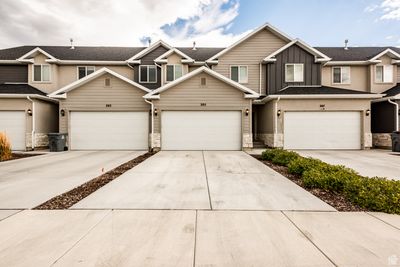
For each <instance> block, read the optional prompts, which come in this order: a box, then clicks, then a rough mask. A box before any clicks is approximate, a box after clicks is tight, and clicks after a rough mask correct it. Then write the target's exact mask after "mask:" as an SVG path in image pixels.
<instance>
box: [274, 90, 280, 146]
mask: <svg viewBox="0 0 400 267" xmlns="http://www.w3.org/2000/svg"><path fill="white" fill-rule="evenodd" d="M279 100H281V97H280V96H278V99H277V100H276V102H275V114H274V118H275V127H274V128H275V134H274V135H275V136H274V146H276V142H275V140H276V138H277V135H278V102H279ZM281 115H282V114H281Z"/></svg>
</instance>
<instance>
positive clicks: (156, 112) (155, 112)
mask: <svg viewBox="0 0 400 267" xmlns="http://www.w3.org/2000/svg"><path fill="white" fill-rule="evenodd" d="M157 114H158V111H157V109H156V108H155V109H154V116H156V117H157Z"/></svg>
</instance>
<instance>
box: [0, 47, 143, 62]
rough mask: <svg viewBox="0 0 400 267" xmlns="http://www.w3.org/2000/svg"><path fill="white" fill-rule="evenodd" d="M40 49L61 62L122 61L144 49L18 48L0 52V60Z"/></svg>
mask: <svg viewBox="0 0 400 267" xmlns="http://www.w3.org/2000/svg"><path fill="white" fill-rule="evenodd" d="M36 47H40V48H41V49H43V50H44V51H46V52H47V53H49V54H50V55H52V56H54V57H55V58H57V59H62V60H99V61H123V60H127V59H129V58H130V57H132V56H133V55H135V54H137V53H138V52H140V51H141V50H143V49H144V48H145V47H103V46H96V47H95V46H76V47H75V49H71V48H70V47H69V46H19V47H14V48H8V49H3V50H0V59H5V60H13V59H17V58H19V57H21V56H23V55H24V54H26V53H28V52H29V51H31V50H33V49H35V48H36Z"/></svg>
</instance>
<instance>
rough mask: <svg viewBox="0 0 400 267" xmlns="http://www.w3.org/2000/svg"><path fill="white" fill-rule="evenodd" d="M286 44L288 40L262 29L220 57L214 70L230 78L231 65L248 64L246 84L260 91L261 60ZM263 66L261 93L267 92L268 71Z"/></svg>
mask: <svg viewBox="0 0 400 267" xmlns="http://www.w3.org/2000/svg"><path fill="white" fill-rule="evenodd" d="M285 44H287V42H286V41H284V40H282V39H281V38H279V37H278V36H276V35H275V34H273V33H272V32H270V31H269V30H267V29H265V30H262V31H260V32H258V33H257V34H255V35H253V36H252V37H250V38H249V39H247V40H245V41H243V42H242V43H241V44H239V45H237V46H236V47H234V48H232V49H231V50H229V51H228V52H226V53H225V54H223V55H222V56H221V57H220V58H218V65H216V66H213V70H215V71H217V72H219V73H221V74H222V75H224V76H226V77H228V78H230V66H231V65H246V66H248V83H246V84H244V85H245V86H246V87H248V88H250V89H252V90H254V91H255V92H257V93H258V92H259V90H260V62H261V61H262V60H263V59H264V58H265V57H266V56H268V55H269V54H271V53H272V52H275V51H276V50H278V49H279V48H281V47H282V46H284V45H285ZM262 68H263V71H262V77H261V81H262V84H261V86H262V87H261V88H262V91H261V93H262V94H265V93H266V92H265V81H266V76H265V73H266V71H265V66H264V67H262Z"/></svg>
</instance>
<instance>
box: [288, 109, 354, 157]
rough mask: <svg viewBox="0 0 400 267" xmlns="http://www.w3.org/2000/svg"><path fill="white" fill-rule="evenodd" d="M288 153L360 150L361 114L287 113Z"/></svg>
mask: <svg viewBox="0 0 400 267" xmlns="http://www.w3.org/2000/svg"><path fill="white" fill-rule="evenodd" d="M284 115H285V118H284V147H285V148H287V149H360V148H361V117H360V116H361V114H360V112H285V114H284Z"/></svg>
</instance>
